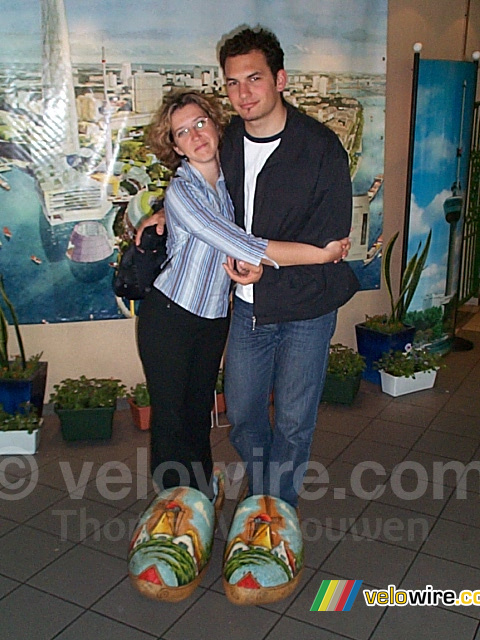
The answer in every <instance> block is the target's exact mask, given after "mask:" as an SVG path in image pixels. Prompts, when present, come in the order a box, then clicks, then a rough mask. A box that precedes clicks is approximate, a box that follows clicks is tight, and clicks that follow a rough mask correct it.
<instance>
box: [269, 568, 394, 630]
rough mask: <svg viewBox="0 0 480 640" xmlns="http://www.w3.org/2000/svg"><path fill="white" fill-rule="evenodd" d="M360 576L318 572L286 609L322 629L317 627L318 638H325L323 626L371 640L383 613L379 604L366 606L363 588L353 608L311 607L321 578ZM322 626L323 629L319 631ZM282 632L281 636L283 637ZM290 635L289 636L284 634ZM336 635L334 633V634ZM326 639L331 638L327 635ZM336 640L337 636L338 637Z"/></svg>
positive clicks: (358, 577) (295, 617) (358, 576)
mask: <svg viewBox="0 0 480 640" xmlns="http://www.w3.org/2000/svg"><path fill="white" fill-rule="evenodd" d="M339 578H342V579H350V580H353V579H358V580H361V579H362V578H361V576H360V575H358V574H350V575H342V576H338V575H333V574H331V573H328V572H326V571H325V572H324V571H323V570H322V571H321V572H317V574H316V575H315V576H314V577H313V578H312V579H311V580H310V582H309V583H308V584H307V586H306V587H305V589H303V591H302V592H301V593H300V595H299V596H298V597H297V598H296V599H295V601H294V602H293V604H292V605H291V606H290V607H289V608H288V609H287V611H286V616H288V617H289V618H294V619H296V620H299V621H302V622H308V623H309V624H312V625H314V626H315V627H317V629H319V630H318V631H317V633H318V635H317V636H316V637H318V639H319V640H321V639H323V635H322V634H323V632H324V630H328V631H330V632H333V633H336V634H338V635H340V636H346V637H347V638H353V640H368V638H369V637H370V634H371V633H372V631H373V630H374V629H375V626H376V625H377V623H378V621H379V619H380V617H381V616H382V614H383V611H381V609H380V607H367V606H366V605H365V602H364V600H363V597H362V595H361V591H360V593H359V594H358V596H357V597H356V599H355V601H354V603H353V606H352V609H351V611H349V612H348V613H342V612H331V613H330V612H329V613H326V612H323V611H322V612H320V611H310V608H311V606H312V604H313V601H314V600H315V596H316V595H317V593H318V590H319V589H320V585H321V584H322V580H328V579H339ZM365 586H366V588H370V587H369V586H368V585H365V583H364V584H363V585H362V589H363V588H364V587H365ZM320 629H321V631H320ZM280 637H281V636H279V638H280ZM285 637H287V636H285ZM333 637H334V638H335V636H333ZM326 639H327V640H330V639H329V637H328V635H327V636H326ZM335 640H336V638H335Z"/></svg>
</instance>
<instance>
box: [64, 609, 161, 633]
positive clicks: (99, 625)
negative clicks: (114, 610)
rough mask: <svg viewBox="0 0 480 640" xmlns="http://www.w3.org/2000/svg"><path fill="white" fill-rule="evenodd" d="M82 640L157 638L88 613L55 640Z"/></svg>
mask: <svg viewBox="0 0 480 640" xmlns="http://www.w3.org/2000/svg"><path fill="white" fill-rule="evenodd" d="M80 638H84V639H87V638H102V639H105V640H107V639H108V640H110V638H111V639H112V640H113V639H115V640H151V639H152V638H155V639H156V638H157V636H153V635H150V634H147V633H143V631H139V630H138V629H133V628H132V627H127V626H126V625H124V624H120V623H119V622H115V620H110V619H109V618H105V617H103V616H100V615H98V614H97V613H92V612H91V611H87V612H86V613H84V614H83V615H82V616H81V617H80V618H78V619H77V620H75V622H73V623H72V624H71V625H70V626H69V627H67V629H65V631H63V632H62V633H61V634H60V635H59V636H56V638H55V640H79V639H80Z"/></svg>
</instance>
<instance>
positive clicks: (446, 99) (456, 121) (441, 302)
mask: <svg viewBox="0 0 480 640" xmlns="http://www.w3.org/2000/svg"><path fill="white" fill-rule="evenodd" d="M418 69H419V71H418V84H417V86H416V87H414V88H413V90H414V91H416V95H417V108H416V116H415V134H414V140H413V166H412V189H411V191H412V192H411V198H410V213H409V216H408V217H407V220H406V222H407V236H406V240H407V243H406V244H407V256H406V257H407V260H408V259H409V258H410V257H411V255H413V254H414V253H415V251H416V250H417V248H418V246H419V243H422V246H425V242H426V239H427V236H428V233H429V232H430V230H431V231H432V239H431V245H430V250H429V254H428V258H427V263H426V266H425V270H424V271H423V273H422V276H421V278H420V281H419V284H418V288H417V291H416V293H415V295H414V297H413V300H412V304H411V306H410V310H409V313H408V314H407V318H406V321H407V322H410V323H411V324H413V325H415V327H416V328H417V333H416V338H415V339H416V340H417V341H418V342H419V343H424V344H428V345H430V348H431V349H432V350H437V351H440V352H446V351H448V349H449V347H450V343H451V340H452V338H453V334H454V329H455V327H454V323H455V310H456V301H457V289H458V279H459V273H460V258H461V249H462V237H463V222H464V216H465V204H466V188H467V180H468V167H469V160H470V141H471V136H472V123H473V105H474V101H475V90H476V78H477V69H478V66H477V64H476V63H473V62H454V61H449V60H420V61H419V67H418ZM432 105H434V107H433V106H432Z"/></svg>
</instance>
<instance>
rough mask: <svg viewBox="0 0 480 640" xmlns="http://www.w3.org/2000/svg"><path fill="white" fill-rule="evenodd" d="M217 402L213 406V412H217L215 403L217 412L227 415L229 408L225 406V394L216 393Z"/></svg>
mask: <svg viewBox="0 0 480 640" xmlns="http://www.w3.org/2000/svg"><path fill="white" fill-rule="evenodd" d="M215 397H216V400H215V401H214V404H213V411H215V403H216V410H217V412H218V413H225V411H226V410H227V407H226V406H225V394H224V393H215Z"/></svg>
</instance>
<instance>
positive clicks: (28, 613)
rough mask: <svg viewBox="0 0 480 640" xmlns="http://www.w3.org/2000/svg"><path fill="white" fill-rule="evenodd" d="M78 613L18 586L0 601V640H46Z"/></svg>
mask: <svg viewBox="0 0 480 640" xmlns="http://www.w3.org/2000/svg"><path fill="white" fill-rule="evenodd" d="M81 613H82V609H81V608H80V607H77V606H75V605H74V604H71V603H70V602H65V601H64V600H60V599H59V598H55V597H53V596H51V595H49V594H47V593H42V592H41V591H38V590H37V589H33V588H31V587H27V586H25V585H24V586H21V587H19V588H18V589H16V590H15V591H13V592H12V593H11V594H9V595H8V596H6V597H5V598H3V599H2V600H0V620H2V631H1V634H2V640H20V638H22V639H23V638H28V639H29V640H30V639H32V640H33V638H35V640H50V639H51V638H53V637H54V636H55V635H56V634H57V633H59V632H60V631H61V630H62V629H64V628H65V627H66V626H67V625H68V624H69V623H70V622H72V620H74V619H75V618H77V617H78V616H79V615H80V614H81Z"/></svg>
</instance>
